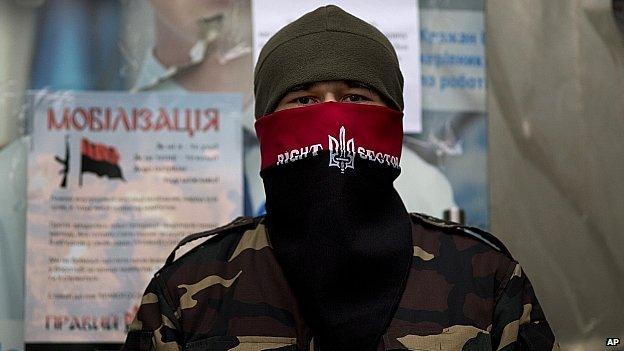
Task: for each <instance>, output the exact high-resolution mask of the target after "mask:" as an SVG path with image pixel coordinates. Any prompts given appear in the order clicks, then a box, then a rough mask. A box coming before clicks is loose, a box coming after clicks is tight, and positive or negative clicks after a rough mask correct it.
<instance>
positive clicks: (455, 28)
mask: <svg viewBox="0 0 624 351" xmlns="http://www.w3.org/2000/svg"><path fill="white" fill-rule="evenodd" d="M420 33H421V35H420V37H421V42H420V44H421V61H422V97H423V99H422V107H423V114H422V131H421V133H419V134H417V135H416V134H410V135H405V137H404V139H403V143H404V145H405V146H406V147H407V148H408V149H409V150H410V151H412V152H414V153H416V154H418V155H419V156H420V157H421V158H422V159H423V160H425V161H426V162H427V163H428V164H431V165H433V166H435V167H436V168H437V169H439V170H440V172H441V173H442V174H443V175H444V177H445V178H446V179H448V182H449V183H450V185H451V187H452V191H453V199H454V202H455V206H456V207H457V208H458V209H460V210H461V211H462V212H463V214H464V218H465V223H466V224H468V225H471V226H476V227H480V228H483V229H487V228H488V227H489V224H490V223H489V201H488V196H489V195H488V175H487V157H488V156H487V155H488V143H487V114H486V103H485V93H486V85H485V80H486V78H485V75H486V74H485V73H486V71H485V66H486V62H485V28H484V14H483V0H470V1H467V0H421V1H420ZM415 176H417V175H415ZM438 215H439V216H440V215H441V214H438Z"/></svg>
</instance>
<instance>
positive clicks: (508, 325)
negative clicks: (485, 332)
mask: <svg viewBox="0 0 624 351" xmlns="http://www.w3.org/2000/svg"><path fill="white" fill-rule="evenodd" d="M509 271H510V274H509V275H508V276H509V278H508V279H507V280H506V281H505V282H503V284H502V285H501V287H500V288H499V291H498V292H497V297H498V299H497V303H496V306H495V307H494V319H493V324H492V329H491V336H492V345H493V346H494V347H493V349H494V350H497V351H498V350H500V351H511V350H530V351H533V350H535V351H538V350H539V351H550V350H559V344H558V343H557V342H556V340H555V336H554V334H553V332H552V330H551V329H550V326H549V325H548V322H547V321H546V317H545V316H544V312H543V311H542V308H541V306H540V305H539V302H538V301H537V298H536V297H535V292H534V291H533V287H532V286H531V282H530V281H529V279H528V278H527V277H526V275H525V274H524V271H523V270H522V268H521V267H520V265H519V264H518V263H516V262H511V266H510V269H509Z"/></svg>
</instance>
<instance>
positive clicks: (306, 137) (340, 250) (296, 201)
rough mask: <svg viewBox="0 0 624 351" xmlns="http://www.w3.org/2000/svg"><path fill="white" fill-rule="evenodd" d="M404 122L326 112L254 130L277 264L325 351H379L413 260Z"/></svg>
mask: <svg viewBox="0 0 624 351" xmlns="http://www.w3.org/2000/svg"><path fill="white" fill-rule="evenodd" d="M401 119H402V113H401V112H398V111H394V110H391V109H389V108H386V107H381V106H372V105H363V104H349V103H333V102H330V103H323V104H318V105H313V106H309V107H302V108H296V109H291V110H283V111H279V112H276V113H273V114H270V115H267V116H264V117H261V118H260V119H259V120H258V121H257V122H256V131H257V134H258V138H259V140H260V148H261V153H262V171H261V173H260V174H261V176H262V178H263V180H264V187H265V191H266V211H267V216H266V225H267V230H268V234H269V238H270V242H271V245H272V247H273V249H274V252H275V256H276V258H277V260H278V262H279V264H280V266H281V267H282V269H283V271H284V274H285V277H286V279H287V281H288V283H289V285H290V286H291V288H292V290H293V292H294V294H295V297H296V299H297V301H298V302H299V305H300V308H301V310H302V313H303V316H304V318H305V320H306V322H307V323H308V324H309V325H310V328H311V329H312V332H313V334H314V337H315V344H316V345H317V346H319V348H320V350H322V351H331V350H358V351H361V350H376V348H377V344H378V343H379V340H380V337H381V335H382V334H383V333H384V332H385V330H386V328H387V327H388V325H389V323H390V320H391V318H392V316H393V315H394V312H395V310H396V308H397V306H398V303H399V301H400V298H401V296H402V293H403V289H404V287H405V281H406V279H407V275H408V271H409V266H410V264H411V257H412V254H413V249H412V239H411V224H410V220H409V215H408V213H407V211H406V209H405V207H404V205H403V203H402V201H401V199H400V197H399V195H398V194H397V192H396V190H395V189H394V187H393V185H392V183H393V181H394V179H396V177H397V176H398V175H399V173H400V168H399V159H400V153H401V140H402V135H403V134H402V122H401Z"/></svg>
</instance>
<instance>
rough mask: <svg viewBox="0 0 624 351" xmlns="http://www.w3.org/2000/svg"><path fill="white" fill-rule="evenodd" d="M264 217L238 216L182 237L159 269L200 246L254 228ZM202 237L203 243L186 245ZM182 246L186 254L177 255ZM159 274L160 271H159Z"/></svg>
mask: <svg viewBox="0 0 624 351" xmlns="http://www.w3.org/2000/svg"><path fill="white" fill-rule="evenodd" d="M262 218H263V217H244V216H241V217H238V218H236V219H235V220H233V221H232V222H230V223H228V224H226V225H223V226H221V227H218V228H214V229H211V230H207V231H203V232H199V233H195V234H191V235H189V236H187V237H185V238H184V239H182V240H181V241H180V242H179V243H178V244H177V245H176V247H175V248H174V249H173V251H172V252H171V254H169V257H167V260H166V261H165V265H164V266H163V267H162V268H161V269H160V270H159V272H160V271H162V270H163V269H164V268H166V267H168V266H170V265H171V264H173V263H174V262H175V261H177V260H178V259H179V258H181V257H183V256H186V255H188V254H190V253H191V252H192V251H194V250H195V249H197V248H199V247H203V246H206V245H210V244H211V243H213V242H215V241H217V240H219V239H221V238H223V237H225V236H228V235H234V234H236V233H242V232H244V231H245V230H247V229H250V228H253V227H255V226H257V225H258V223H259V222H260V221H261V219H262ZM200 239H206V240H203V241H202V242H201V243H199V244H196V245H195V246H193V247H186V246H189V245H192V243H193V242H195V241H197V240H200ZM181 248H184V249H185V250H184V254H182V255H178V256H176V253H177V252H178V250H180V249H181ZM157 274H158V273H157Z"/></svg>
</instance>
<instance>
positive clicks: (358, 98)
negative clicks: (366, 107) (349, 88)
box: [342, 94, 370, 102]
mask: <svg viewBox="0 0 624 351" xmlns="http://www.w3.org/2000/svg"><path fill="white" fill-rule="evenodd" d="M368 100H370V99H367V98H366V97H364V96H362V95H358V94H349V95H347V96H345V97H343V98H342V101H345V102H363V101H368Z"/></svg>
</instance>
